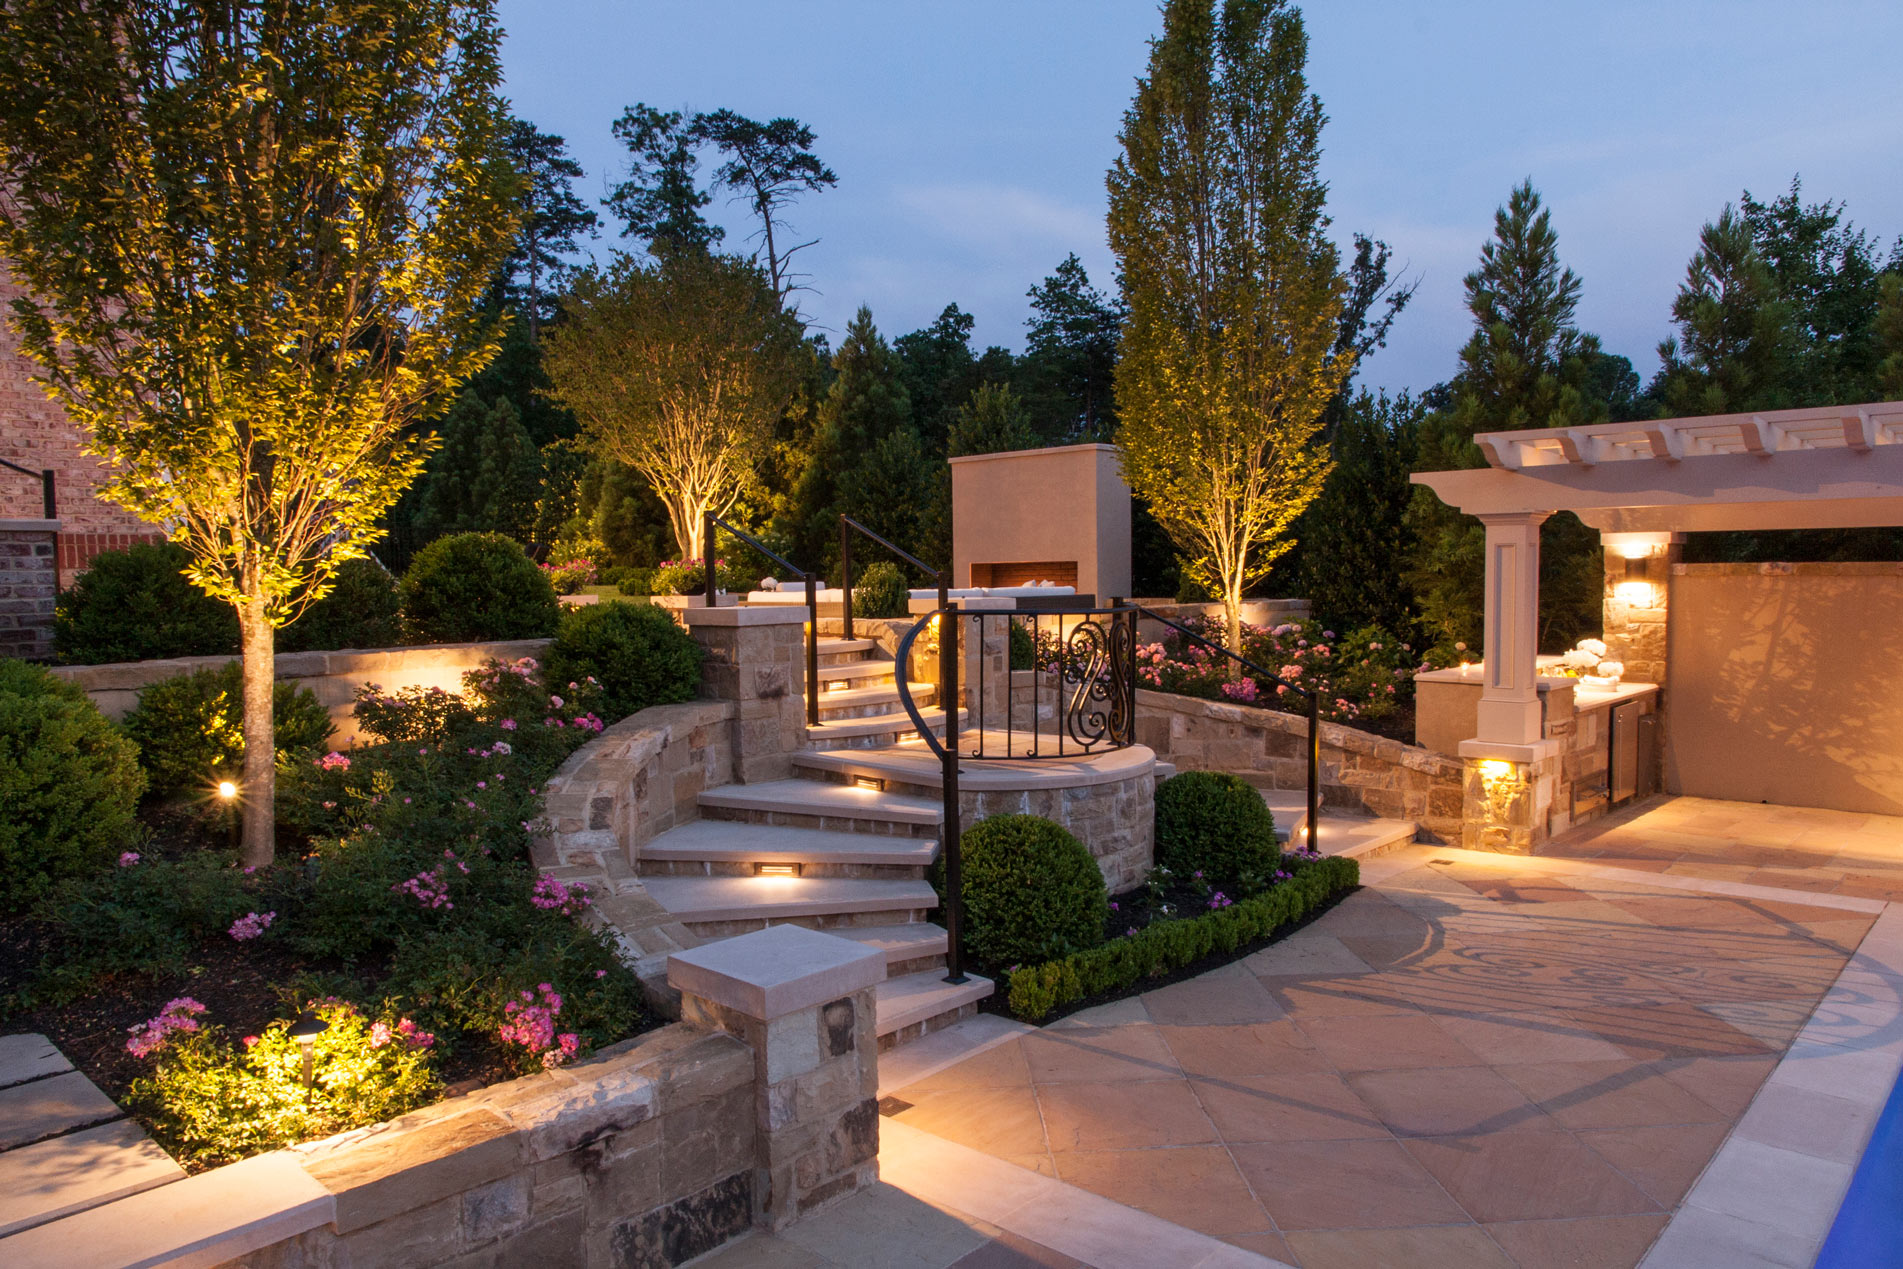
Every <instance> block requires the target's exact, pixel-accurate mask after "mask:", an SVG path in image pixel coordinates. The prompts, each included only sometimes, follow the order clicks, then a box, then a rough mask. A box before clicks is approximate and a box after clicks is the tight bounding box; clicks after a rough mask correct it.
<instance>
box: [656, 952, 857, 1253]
mask: <svg viewBox="0 0 1903 1269" xmlns="http://www.w3.org/2000/svg"><path fill="white" fill-rule="evenodd" d="M667 977H668V982H669V983H670V984H671V985H672V986H674V987H675V988H677V989H678V990H679V991H680V993H681V1021H682V1022H686V1023H691V1024H697V1025H700V1026H705V1027H709V1028H713V1029H717V1030H721V1031H726V1032H728V1033H730V1034H732V1035H735V1036H738V1037H739V1038H740V1039H742V1040H744V1041H745V1042H746V1043H747V1045H748V1047H750V1048H751V1049H752V1050H753V1062H754V1115H755V1120H756V1130H757V1131H756V1139H757V1142H758V1145H757V1148H756V1156H755V1161H754V1185H753V1196H754V1223H755V1224H756V1225H758V1226H760V1227H761V1228H764V1229H784V1228H785V1227H786V1226H788V1225H790V1224H792V1223H793V1222H794V1221H796V1220H799V1219H800V1218H801V1217H803V1216H807V1215H810V1214H811V1213H813V1212H815V1211H817V1210H819V1209H820V1208H823V1207H826V1206H828V1205H829V1204H831V1203H833V1202H835V1201H837V1200H839V1199H842V1198H844V1197H846V1196H847V1195H849V1194H852V1193H855V1192H856V1191H858V1190H861V1189H863V1188H865V1187H866V1186H868V1185H871V1184H872V1183H873V1182H875V1181H877V1180H878V1178H879V1102H878V1096H879V1041H878V1034H877V1030H876V1016H875V997H874V988H875V986H876V985H877V984H878V983H880V982H882V981H883V980H884V979H885V954H884V953H883V952H881V951H879V950H878V949H877V948H874V947H870V946H868V945H866V944H864V943H855V942H853V941H851V940H849V939H842V938H839V937H838V936H836V935H832V934H825V933H822V932H820V931H818V930H809V929H806V928H805V927H804V926H798V925H775V926H771V927H769V928H767V929H764V930H760V931H757V932H756V933H753V934H744V935H741V936H740V937H739V938H731V939H723V940H721V941H719V942H716V943H708V944H705V945H703V946H701V947H697V948H693V949H691V950H689V951H685V952H676V953H674V955H673V956H672V957H671V958H670V959H669V962H668V971H667Z"/></svg>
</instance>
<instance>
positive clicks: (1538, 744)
mask: <svg viewBox="0 0 1903 1269" xmlns="http://www.w3.org/2000/svg"><path fill="white" fill-rule="evenodd" d="M1459 748H1460V756H1461V757H1463V758H1480V759H1494V760H1497V761H1501V762H1544V761H1546V760H1547V759H1548V758H1555V757H1558V756H1559V742H1558V741H1557V740H1536V741H1534V742H1533V743H1532V744H1530V745H1516V744H1509V743H1508V742H1506V741H1500V740H1478V739H1475V740H1463V741H1461V742H1460V746H1459Z"/></svg>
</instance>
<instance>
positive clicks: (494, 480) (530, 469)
mask: <svg viewBox="0 0 1903 1269" xmlns="http://www.w3.org/2000/svg"><path fill="white" fill-rule="evenodd" d="M541 497H542V456H541V454H540V453H539V452H538V451H537V450H536V448H535V442H534V441H533V440H531V439H530V438H529V433H528V429H527V428H525V427H523V426H522V418H521V415H520V414H519V413H518V412H517V410H516V407H515V405H514V403H513V402H511V401H509V400H508V399H507V398H506V397H505V398H502V399H499V400H497V401H495V402H493V403H490V402H486V401H484V400H483V399H482V398H481V397H480V396H478V395H476V393H475V392H474V391H473V390H469V391H465V392H463V393H462V395H460V396H458V397H457V398H456V403H455V404H454V405H452V406H450V408H449V415H448V417H446V418H445V419H444V420H443V447H442V450H441V452H440V453H439V454H437V455H436V456H435V457H434V458H432V459H431V461H430V472H429V478H428V483H427V484H426V485H425V486H424V488H423V506H422V510H421V512H420V514H419V515H418V517H417V523H418V526H419V528H421V529H422V531H423V532H424V533H427V534H430V535H435V534H440V533H501V534H504V535H505V536H508V537H512V538H515V539H516V540H518V541H527V540H530V539H531V538H532V537H533V536H534V534H535V529H536V523H537V517H538V516H539V514H540V510H541Z"/></svg>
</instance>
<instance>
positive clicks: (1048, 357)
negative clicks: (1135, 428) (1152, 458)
mask: <svg viewBox="0 0 1903 1269" xmlns="http://www.w3.org/2000/svg"><path fill="white" fill-rule="evenodd" d="M1025 294H1026V295H1027V296H1029V297H1030V300H1031V316H1030V317H1029V318H1027V319H1026V320H1025V325H1026V326H1027V327H1029V328H1030V334H1029V336H1028V337H1027V339H1026V340H1025V349H1024V357H1023V359H1022V361H1021V362H1020V363H1019V366H1018V375H1017V381H1018V385H1019V390H1020V391H1021V392H1022V393H1023V401H1024V405H1025V408H1026V410H1027V412H1028V413H1029V415H1030V420H1031V426H1032V428H1033V430H1035V432H1036V433H1037V435H1038V437H1039V438H1040V439H1041V440H1042V441H1043V443H1044V444H1046V445H1069V444H1077V443H1081V442H1085V441H1107V440H1109V439H1110V437H1111V435H1112V434H1113V433H1114V432H1115V431H1116V424H1117V404H1116V371H1117V339H1118V336H1119V335H1120V334H1121V332H1122V330H1123V318H1124V311H1123V303H1122V301H1121V300H1120V299H1112V298H1108V297H1106V296H1105V295H1104V293H1103V292H1101V291H1099V290H1098V289H1097V288H1096V287H1094V286H1092V285H1091V284H1090V274H1089V273H1088V272H1086V271H1085V269H1084V266H1083V262H1082V261H1080V260H1078V258H1077V255H1076V253H1075V252H1072V253H1071V254H1070V255H1068V256H1066V257H1065V258H1064V260H1063V262H1062V263H1061V264H1059V265H1058V266H1057V268H1056V269H1055V270H1053V271H1052V273H1051V274H1050V276H1048V277H1046V278H1045V279H1044V280H1043V281H1042V282H1040V283H1038V284H1037V285H1036V286H1034V287H1032V288H1031V289H1030V290H1029V291H1027V292H1025Z"/></svg>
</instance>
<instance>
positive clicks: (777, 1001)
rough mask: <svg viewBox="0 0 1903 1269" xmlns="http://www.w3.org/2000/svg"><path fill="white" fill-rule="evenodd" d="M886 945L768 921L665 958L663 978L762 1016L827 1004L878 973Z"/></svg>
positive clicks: (881, 974) (882, 973)
mask: <svg viewBox="0 0 1903 1269" xmlns="http://www.w3.org/2000/svg"><path fill="white" fill-rule="evenodd" d="M885 976H886V969H885V953H884V952H883V951H881V950H880V949H878V948H876V947H869V946H867V945H866V944H864V943H855V942H854V941H852V940H851V939H842V938H840V937H839V936H838V935H836V934H826V933H823V932H821V931H819V930H809V929H807V928H806V927H805V926H802V925H774V926H769V927H768V928H766V929H764V930H756V931H754V932H753V933H752V934H742V935H740V936H738V937H737V938H730V939H722V940H720V941H719V942H717V943H707V944H703V945H702V946H700V947H696V948H691V949H689V950H688V951H685V952H676V953H674V954H673V955H672V956H670V957H669V958H668V965H667V980H668V982H669V983H670V984H671V985H672V986H674V987H675V988H676V989H678V990H680V991H682V992H690V993H692V994H693V995H696V996H699V997H701V998H702V999H703V1000H709V1001H712V1002H713V1003H714V1004H717V1005H721V1006H723V1007H724V1008H727V1009H732V1010H733V1011H734V1012H736V1013H740V1014H744V1015H746V1016H747V1017H749V1018H758V1019H761V1020H762V1021H771V1020H773V1019H774V1018H781V1017H785V1016H786V1015H787V1014H790V1013H797V1012H798V1011H799V1010H801V1009H810V1008H812V1007H813V1006H815V1005H823V1004H827V1003H829V1002H831V1001H834V1000H838V999H839V998H840V997H842V996H850V995H852V994H853V993H854V992H856V991H862V990H864V989H865V988H867V987H872V986H875V985H877V984H878V983H880V982H882V981H884V979H885Z"/></svg>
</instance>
